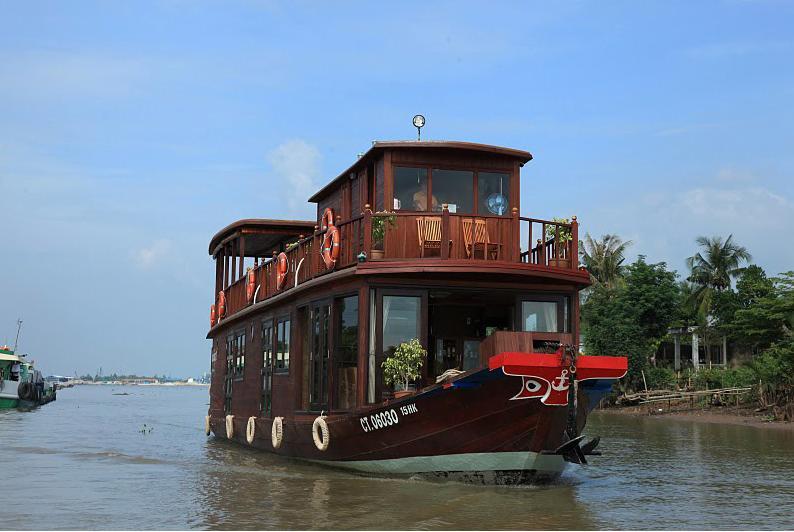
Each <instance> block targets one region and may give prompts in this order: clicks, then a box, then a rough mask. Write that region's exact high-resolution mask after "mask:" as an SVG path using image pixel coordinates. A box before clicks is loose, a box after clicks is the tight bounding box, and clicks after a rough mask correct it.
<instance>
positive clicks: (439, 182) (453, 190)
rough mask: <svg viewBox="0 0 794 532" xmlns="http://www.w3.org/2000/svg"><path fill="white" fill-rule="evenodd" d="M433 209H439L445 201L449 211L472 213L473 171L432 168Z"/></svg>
mask: <svg viewBox="0 0 794 532" xmlns="http://www.w3.org/2000/svg"><path fill="white" fill-rule="evenodd" d="M431 186H432V190H431V193H432V194H433V201H434V202H435V201H436V200H437V201H438V205H433V210H434V211H439V212H440V211H441V207H442V205H444V204H445V203H446V204H447V205H448V207H449V212H451V213H453V214H454V213H458V214H472V213H473V212H474V172H467V171H463V170H440V169H436V168H434V169H433V174H432V179H431Z"/></svg>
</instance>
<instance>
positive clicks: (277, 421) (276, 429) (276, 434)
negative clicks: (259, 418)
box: [270, 416, 284, 449]
mask: <svg viewBox="0 0 794 532" xmlns="http://www.w3.org/2000/svg"><path fill="white" fill-rule="evenodd" d="M283 440H284V418H283V417H281V416H278V417H276V418H274V419H273V426H272V427H271V429H270V443H272V444H273V448H274V449H278V448H279V447H281V442H282V441H283Z"/></svg>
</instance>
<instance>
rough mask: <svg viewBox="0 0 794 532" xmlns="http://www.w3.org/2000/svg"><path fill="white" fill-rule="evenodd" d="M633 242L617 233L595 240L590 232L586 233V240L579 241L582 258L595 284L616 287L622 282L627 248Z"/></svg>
mask: <svg viewBox="0 0 794 532" xmlns="http://www.w3.org/2000/svg"><path fill="white" fill-rule="evenodd" d="M631 244H632V242H631V240H627V241H625V242H624V241H623V240H621V239H620V237H619V236H617V235H603V236H602V237H601V239H600V240H593V238H592V237H591V236H590V233H587V234H586V235H585V237H584V241H583V242H579V249H580V250H581V252H580V260H581V262H582V265H583V266H584V267H585V268H587V271H588V272H590V278H591V279H592V280H593V283H594V284H595V285H603V286H606V287H607V288H615V287H617V286H618V284H620V279H621V278H622V276H623V273H624V269H625V266H624V265H623V262H624V261H625V260H626V249H628V247H629V246H631Z"/></svg>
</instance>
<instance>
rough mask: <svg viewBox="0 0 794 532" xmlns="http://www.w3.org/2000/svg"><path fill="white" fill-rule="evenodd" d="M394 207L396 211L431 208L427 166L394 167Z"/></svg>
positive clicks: (426, 209)
mask: <svg viewBox="0 0 794 532" xmlns="http://www.w3.org/2000/svg"><path fill="white" fill-rule="evenodd" d="M434 203H435V201H434ZM393 208H394V210H395V211H399V210H403V211H428V210H430V209H428V207H427V168H406V167H404V166H395V167H394V205H393Z"/></svg>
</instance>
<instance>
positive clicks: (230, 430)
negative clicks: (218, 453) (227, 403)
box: [226, 414, 234, 440]
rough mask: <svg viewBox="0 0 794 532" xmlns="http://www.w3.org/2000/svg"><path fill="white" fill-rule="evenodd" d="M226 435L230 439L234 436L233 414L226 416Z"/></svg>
mask: <svg viewBox="0 0 794 532" xmlns="http://www.w3.org/2000/svg"><path fill="white" fill-rule="evenodd" d="M226 437H227V438H229V439H230V440H231V439H232V438H233V437H234V416H233V415H231V414H229V415H227V416H226Z"/></svg>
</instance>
